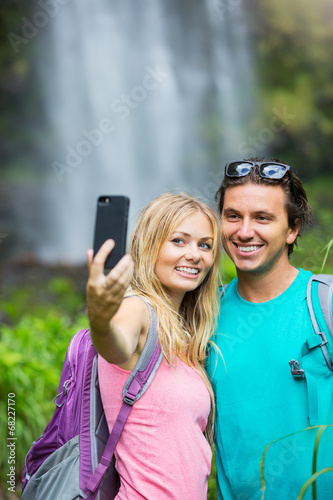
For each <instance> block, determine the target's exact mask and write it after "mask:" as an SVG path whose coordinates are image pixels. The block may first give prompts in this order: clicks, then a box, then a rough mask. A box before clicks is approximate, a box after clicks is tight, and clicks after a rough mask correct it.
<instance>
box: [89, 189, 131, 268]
mask: <svg viewBox="0 0 333 500" xmlns="http://www.w3.org/2000/svg"><path fill="white" fill-rule="evenodd" d="M128 208H129V198H127V197H126V196H100V197H99V198H98V201H97V212H96V223H95V235H94V255H96V253H97V252H98V250H99V249H100V247H101V246H102V245H103V243H104V242H105V241H106V240H108V239H109V238H112V239H113V240H114V241H115V247H114V249H113V250H112V252H111V253H110V255H109V256H108V257H107V259H106V261H105V266H104V267H105V269H112V268H113V267H114V266H115V265H116V264H117V262H119V260H120V259H121V258H122V257H123V256H124V254H125V253H126V236H127V221H128Z"/></svg>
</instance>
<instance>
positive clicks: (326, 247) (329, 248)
mask: <svg viewBox="0 0 333 500" xmlns="http://www.w3.org/2000/svg"><path fill="white" fill-rule="evenodd" d="M332 245H333V239H332V240H331V241H329V242H328V243H327V245H326V246H325V247H324V248H323V251H325V250H326V254H325V257H324V260H323V264H322V266H321V270H320V272H321V273H322V272H323V269H324V267H325V266H326V261H327V257H328V254H329V253H330V250H331V247H332Z"/></svg>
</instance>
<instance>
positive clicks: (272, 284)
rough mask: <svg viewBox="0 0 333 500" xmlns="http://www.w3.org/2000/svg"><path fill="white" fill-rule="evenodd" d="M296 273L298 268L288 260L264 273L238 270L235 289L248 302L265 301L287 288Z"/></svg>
mask: <svg viewBox="0 0 333 500" xmlns="http://www.w3.org/2000/svg"><path fill="white" fill-rule="evenodd" d="M297 274H298V269H296V268H295V267H294V266H292V265H291V264H289V262H288V264H287V265H283V266H279V267H277V268H276V269H274V270H271V271H269V272H266V273H254V272H253V273H252V272H246V271H239V270H238V272H237V275H238V286H237V290H238V293H239V294H240V296H241V297H243V299H245V300H247V301H248V302H257V303H258V302H267V301H269V300H272V299H275V297H278V295H281V293H283V292H284V291H285V290H287V288H289V286H290V285H291V284H292V282H293V281H294V279H295V278H296V276H297Z"/></svg>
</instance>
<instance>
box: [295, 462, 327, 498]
mask: <svg viewBox="0 0 333 500" xmlns="http://www.w3.org/2000/svg"><path fill="white" fill-rule="evenodd" d="M326 472H333V467H325V468H324V469H321V470H320V471H318V472H316V473H315V474H313V475H312V476H311V477H310V478H309V479H308V480H307V481H306V483H304V484H303V486H302V488H301V490H300V492H299V494H298V497H297V498H296V500H303V498H304V495H305V493H306V490H307V489H308V487H309V486H310V485H311V484H312V483H314V482H315V480H316V479H317V477H318V476H320V475H321V474H325V473H326Z"/></svg>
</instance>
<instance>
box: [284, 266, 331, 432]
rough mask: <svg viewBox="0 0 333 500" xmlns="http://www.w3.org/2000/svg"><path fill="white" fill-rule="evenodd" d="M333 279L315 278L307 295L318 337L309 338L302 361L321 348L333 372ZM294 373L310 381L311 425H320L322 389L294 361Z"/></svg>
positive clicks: (296, 376)
mask: <svg viewBox="0 0 333 500" xmlns="http://www.w3.org/2000/svg"><path fill="white" fill-rule="evenodd" d="M332 294H333V276H330V275H328V274H318V275H315V274H314V275H312V276H311V278H310V279H309V282H308V285H307V291H306V300H307V306H308V310H309V314H310V319H311V323H312V326H313V329H314V335H311V337H309V338H307V339H306V341H305V343H304V344H303V346H302V358H303V356H306V355H307V354H308V353H309V352H310V351H311V350H312V349H314V348H316V347H320V349H321V351H322V353H323V356H324V358H325V361H326V363H327V366H328V368H329V369H330V370H331V371H333V362H332V360H331V357H330V352H332V347H333V317H332ZM289 365H290V368H291V373H292V375H293V376H294V377H295V378H303V379H305V380H306V385H307V394H308V414H309V421H310V424H311V425H317V424H318V387H317V381H316V379H315V377H314V376H313V375H311V374H310V373H308V372H307V371H305V370H303V369H302V367H301V364H300V363H299V362H298V361H296V360H295V359H292V360H291V361H289Z"/></svg>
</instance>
